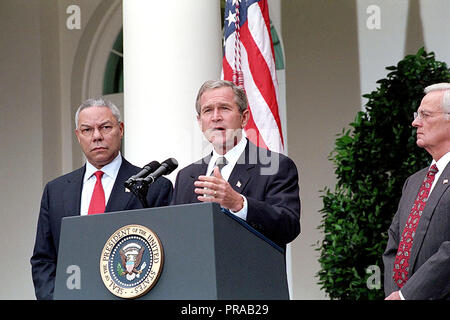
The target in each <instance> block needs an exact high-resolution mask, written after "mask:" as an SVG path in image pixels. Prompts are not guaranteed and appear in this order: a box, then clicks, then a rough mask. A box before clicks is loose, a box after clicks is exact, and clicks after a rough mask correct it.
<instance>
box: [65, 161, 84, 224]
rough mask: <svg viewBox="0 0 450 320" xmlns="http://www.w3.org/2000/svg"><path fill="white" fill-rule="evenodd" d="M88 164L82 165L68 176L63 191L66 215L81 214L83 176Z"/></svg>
mask: <svg viewBox="0 0 450 320" xmlns="http://www.w3.org/2000/svg"><path fill="white" fill-rule="evenodd" d="M85 171H86V166H83V167H81V168H80V169H78V170H76V171H74V172H73V174H71V175H70V176H68V177H67V181H66V184H67V186H66V187H65V188H64V192H63V201H64V209H65V210H64V211H65V216H77V215H79V214H80V203H81V190H82V188H83V176H84V172H85Z"/></svg>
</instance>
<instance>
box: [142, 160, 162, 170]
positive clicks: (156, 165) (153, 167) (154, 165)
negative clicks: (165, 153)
mask: <svg viewBox="0 0 450 320" xmlns="http://www.w3.org/2000/svg"><path fill="white" fill-rule="evenodd" d="M160 166H161V164H160V163H159V162H158V161H152V162H150V163H148V164H146V165H145V166H144V168H148V169H149V171H150V173H152V172H153V171H155V170H156V169H158V168H159V167H160Z"/></svg>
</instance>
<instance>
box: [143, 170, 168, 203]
mask: <svg viewBox="0 0 450 320" xmlns="http://www.w3.org/2000/svg"><path fill="white" fill-rule="evenodd" d="M172 194H173V187H172V182H171V181H170V180H168V179H167V178H165V177H161V178H159V179H157V180H156V181H155V182H154V183H152V184H151V185H150V188H149V190H148V193H147V203H148V205H149V207H150V208H153V207H164V206H168V205H169V204H170V202H171V200H172Z"/></svg>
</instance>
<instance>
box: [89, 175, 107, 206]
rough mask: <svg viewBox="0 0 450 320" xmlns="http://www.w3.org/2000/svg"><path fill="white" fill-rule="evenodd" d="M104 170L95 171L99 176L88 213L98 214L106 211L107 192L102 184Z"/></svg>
mask: <svg viewBox="0 0 450 320" xmlns="http://www.w3.org/2000/svg"><path fill="white" fill-rule="evenodd" d="M103 173H104V172H103V171H95V173H94V175H95V177H96V178H97V181H96V182H95V186H94V191H93V192H92V197H91V203H90V204H89V210H88V214H96V213H103V212H105V192H104V191H103V186H102V176H103Z"/></svg>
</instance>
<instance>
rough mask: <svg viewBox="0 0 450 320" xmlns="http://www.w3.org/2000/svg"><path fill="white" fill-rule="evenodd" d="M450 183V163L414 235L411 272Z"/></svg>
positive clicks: (440, 178)
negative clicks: (438, 205)
mask: <svg viewBox="0 0 450 320" xmlns="http://www.w3.org/2000/svg"><path fill="white" fill-rule="evenodd" d="M444 180H447V183H444ZM449 185H450V163H449V164H447V166H446V167H445V169H444V171H443V172H442V174H441V176H440V177H439V180H438V181H437V182H436V185H435V186H434V189H433V191H432V192H431V195H430V197H429V198H428V201H427V204H426V205H425V209H424V210H423V214H422V217H421V218H420V221H419V224H418V226H417V229H416V234H415V236H414V244H413V246H412V249H411V258H410V259H411V260H410V269H409V270H410V272H411V270H414V264H415V263H416V259H417V254H418V253H419V251H420V248H421V247H422V243H423V240H424V238H425V234H426V232H427V229H428V225H429V224H430V221H431V218H432V217H433V214H434V212H435V209H436V206H437V204H438V203H439V200H440V199H441V197H442V195H443V194H444V192H445V191H446V190H447V188H448V187H449Z"/></svg>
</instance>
